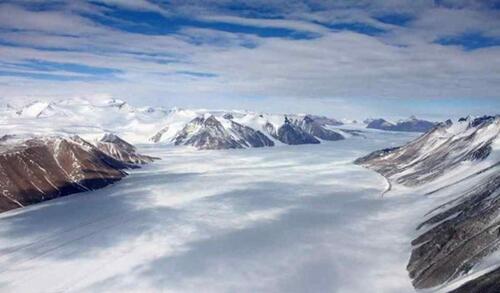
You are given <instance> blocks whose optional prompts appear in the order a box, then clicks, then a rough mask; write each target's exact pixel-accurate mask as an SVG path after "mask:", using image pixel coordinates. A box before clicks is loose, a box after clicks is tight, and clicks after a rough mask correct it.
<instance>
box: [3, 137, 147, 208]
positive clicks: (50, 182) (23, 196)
mask: <svg viewBox="0 0 500 293" xmlns="http://www.w3.org/2000/svg"><path fill="white" fill-rule="evenodd" d="M110 138H111V137H110V136H107V137H105V139H104V140H103V141H102V142H100V143H99V147H96V146H94V145H92V144H90V143H88V142H87V141H85V140H83V139H82V138H80V137H78V136H72V137H61V136H52V137H31V138H19V137H16V136H8V137H4V139H2V142H1V143H0V190H1V191H2V193H1V195H0V212H3V211H7V210H10V209H15V208H19V207H24V206H27V205H30V204H34V203H38V202H41V201H45V200H50V199H53V198H57V197H61V196H65V195H68V194H72V193H77V192H82V191H87V190H93V189H97V188H101V187H104V186H106V185H108V184H111V183H113V182H115V181H118V180H120V179H121V178H123V177H124V176H126V175H127V173H125V172H124V171H123V170H124V169H127V168H130V167H133V166H135V165H134V164H135V163H143V162H146V161H150V160H151V159H152V158H149V157H145V156H140V155H138V154H136V153H135V149H131V148H130V146H129V145H127V144H126V142H124V141H122V140H120V139H119V138H117V137H115V139H113V141H111V140H110ZM100 148H101V149H103V150H104V151H101V149H100ZM106 153H109V155H108V154H106ZM139 158H140V160H139Z"/></svg>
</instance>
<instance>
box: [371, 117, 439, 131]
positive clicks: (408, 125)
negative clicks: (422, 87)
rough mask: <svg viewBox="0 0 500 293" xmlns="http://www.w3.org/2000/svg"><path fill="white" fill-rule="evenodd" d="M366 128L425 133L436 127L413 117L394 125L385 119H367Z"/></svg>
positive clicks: (432, 123) (431, 123)
mask: <svg viewBox="0 0 500 293" xmlns="http://www.w3.org/2000/svg"><path fill="white" fill-rule="evenodd" d="M365 122H367V124H368V125H367V126H366V128H371V129H379V130H388V131H406V132H426V131H429V130H430V129H432V128H433V127H434V126H436V123H434V122H430V121H426V120H420V119H417V118H416V117H415V116H412V117H410V118H409V119H407V120H400V121H398V122H396V123H392V122H389V121H387V120H385V119H382V118H380V119H367V120H365Z"/></svg>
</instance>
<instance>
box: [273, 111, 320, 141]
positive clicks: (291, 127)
mask: <svg viewBox="0 0 500 293" xmlns="http://www.w3.org/2000/svg"><path fill="white" fill-rule="evenodd" d="M274 135H275V138H276V139H278V140H279V141H281V142H282V143H285V144H290V145H297V144H318V143H320V141H319V140H317V139H316V138H315V137H314V136H312V135H311V134H309V133H307V132H306V131H304V130H303V129H302V128H301V127H300V126H297V125H295V124H294V123H292V122H291V121H290V120H289V119H288V118H287V117H285V123H283V125H281V127H280V128H278V131H277V132H276V133H275V134H274Z"/></svg>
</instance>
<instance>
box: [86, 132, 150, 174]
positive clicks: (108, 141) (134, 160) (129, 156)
mask: <svg viewBox="0 0 500 293" xmlns="http://www.w3.org/2000/svg"><path fill="white" fill-rule="evenodd" d="M96 146H97V148H98V149H99V150H100V151H102V152H103V153H105V154H106V155H108V156H110V157H112V158H114V159H116V160H118V161H120V162H123V163H126V164H129V165H130V167H131V168H134V167H136V165H142V164H147V163H151V162H153V161H154V160H157V159H158V158H154V157H150V156H145V155H141V154H138V153H137V148H136V147H135V146H133V145H131V144H130V143H128V142H126V141H124V140H123V139H121V138H120V137H118V136H117V135H114V134H106V135H104V137H103V138H102V139H101V140H100V141H99V142H98V143H97V144H96Z"/></svg>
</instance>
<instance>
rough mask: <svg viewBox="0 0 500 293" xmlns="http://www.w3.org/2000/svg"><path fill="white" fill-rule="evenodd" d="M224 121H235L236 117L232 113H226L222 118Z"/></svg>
mask: <svg viewBox="0 0 500 293" xmlns="http://www.w3.org/2000/svg"><path fill="white" fill-rule="evenodd" d="M222 117H223V118H224V119H227V120H231V119H234V116H233V114H231V113H226V114H224V116H222Z"/></svg>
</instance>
